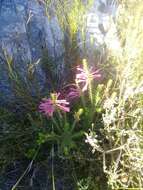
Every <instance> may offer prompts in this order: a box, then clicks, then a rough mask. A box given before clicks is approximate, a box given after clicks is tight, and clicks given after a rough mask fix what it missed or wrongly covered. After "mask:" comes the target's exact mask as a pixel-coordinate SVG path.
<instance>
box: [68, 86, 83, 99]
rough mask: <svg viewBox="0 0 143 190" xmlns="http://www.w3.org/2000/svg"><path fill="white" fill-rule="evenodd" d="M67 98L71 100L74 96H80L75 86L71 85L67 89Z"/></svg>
mask: <svg viewBox="0 0 143 190" xmlns="http://www.w3.org/2000/svg"><path fill="white" fill-rule="evenodd" d="M66 97H67V99H68V100H73V99H75V98H79V97H80V91H79V89H78V88H77V87H71V88H70V89H69V92H68V93H67V96H66Z"/></svg>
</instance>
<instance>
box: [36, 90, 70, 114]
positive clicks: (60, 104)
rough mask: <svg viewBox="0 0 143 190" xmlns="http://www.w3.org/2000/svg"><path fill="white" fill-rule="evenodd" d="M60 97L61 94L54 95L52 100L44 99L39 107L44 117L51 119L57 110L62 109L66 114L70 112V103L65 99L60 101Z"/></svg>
mask: <svg viewBox="0 0 143 190" xmlns="http://www.w3.org/2000/svg"><path fill="white" fill-rule="evenodd" d="M59 96H60V93H52V94H51V98H48V99H43V100H42V102H40V105H39V112H42V113H44V115H47V116H49V117H52V116H53V113H54V111H55V110H56V109H60V110H62V111H64V112H69V111H70V108H69V107H68V105H69V102H67V101H66V100H65V99H58V98H59Z"/></svg>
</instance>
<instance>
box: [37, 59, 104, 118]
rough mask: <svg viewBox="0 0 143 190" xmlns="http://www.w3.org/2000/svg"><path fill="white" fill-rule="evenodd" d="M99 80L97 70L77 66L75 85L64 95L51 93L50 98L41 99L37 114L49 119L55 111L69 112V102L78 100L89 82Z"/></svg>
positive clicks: (99, 75) (99, 76)
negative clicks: (39, 113)
mask: <svg viewBox="0 0 143 190" xmlns="http://www.w3.org/2000/svg"><path fill="white" fill-rule="evenodd" d="M83 63H84V62H83ZM99 78H101V74H100V72H99V70H95V69H93V68H90V69H88V68H87V65H85V64H83V66H82V67H81V66H78V67H77V74H76V78H75V84H74V85H73V86H72V85H71V86H70V88H69V90H68V92H67V93H66V94H62V93H57V92H56V93H52V94H51V97H50V98H46V99H43V100H42V101H41V102H40V105H39V112H41V113H43V114H44V115H46V116H49V117H52V116H53V113H54V112H55V111H56V110H61V111H63V112H69V111H70V107H69V104H70V101H72V100H73V99H75V98H79V97H80V96H81V93H83V92H85V91H86V90H88V85H89V84H90V83H91V81H92V80H94V79H99Z"/></svg>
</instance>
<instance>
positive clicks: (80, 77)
mask: <svg viewBox="0 0 143 190" xmlns="http://www.w3.org/2000/svg"><path fill="white" fill-rule="evenodd" d="M77 71H78V72H79V73H77V74H76V80H75V81H76V84H77V85H79V84H81V85H82V91H83V92H84V91H86V90H87V88H88V85H89V84H90V83H91V81H92V80H94V79H99V78H101V74H100V72H99V69H98V70H93V68H90V69H89V70H88V69H87V68H84V67H83V68H81V67H77Z"/></svg>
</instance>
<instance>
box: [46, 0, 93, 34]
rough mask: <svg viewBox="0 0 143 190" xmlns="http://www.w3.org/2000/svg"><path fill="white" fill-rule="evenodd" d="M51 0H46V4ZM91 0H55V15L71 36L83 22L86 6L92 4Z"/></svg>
mask: <svg viewBox="0 0 143 190" xmlns="http://www.w3.org/2000/svg"><path fill="white" fill-rule="evenodd" d="M50 3H51V2H50V1H49V2H48V5H49V4H50ZM92 3H93V0H88V1H87V2H86V3H83V1H82V0H72V1H69V0H57V1H56V3H55V6H56V15H57V18H58V20H59V23H60V24H61V26H62V28H63V29H67V28H68V30H69V32H70V35H71V37H73V36H74V34H75V33H76V32H77V31H78V30H79V29H81V26H83V24H84V15H85V13H86V11H87V10H88V8H89V7H90V6H91V5H92Z"/></svg>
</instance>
